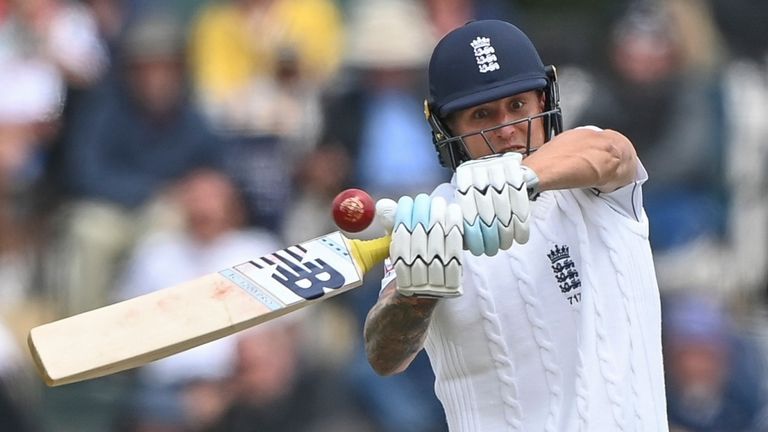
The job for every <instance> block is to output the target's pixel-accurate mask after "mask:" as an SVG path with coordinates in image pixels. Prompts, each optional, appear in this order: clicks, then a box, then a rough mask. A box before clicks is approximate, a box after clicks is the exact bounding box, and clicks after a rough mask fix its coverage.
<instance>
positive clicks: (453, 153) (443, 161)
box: [424, 99, 471, 171]
mask: <svg viewBox="0 0 768 432" xmlns="http://www.w3.org/2000/svg"><path fill="white" fill-rule="evenodd" d="M432 106H433V104H432V103H430V101H429V100H427V99H424V117H426V118H427V123H429V127H430V129H431V130H432V143H433V144H434V146H435V151H437V159H438V161H440V165H442V166H444V167H446V168H450V169H452V170H454V171H455V170H456V167H458V166H459V165H461V164H462V163H463V162H466V161H468V160H470V159H471V158H470V157H469V155H468V154H467V152H466V150H465V149H464V147H463V146H462V145H461V139H460V138H458V139H453V140H452V139H451V138H452V135H451V133H450V132H449V131H448V128H447V127H446V126H445V125H444V124H443V121H442V120H440V119H439V118H438V117H437V116H436V115H435V114H433V112H432Z"/></svg>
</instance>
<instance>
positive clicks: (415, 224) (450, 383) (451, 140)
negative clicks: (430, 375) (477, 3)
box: [365, 20, 668, 432]
mask: <svg viewBox="0 0 768 432" xmlns="http://www.w3.org/2000/svg"><path fill="white" fill-rule="evenodd" d="M428 76H429V95H428V99H427V100H426V102H425V113H426V116H427V121H428V122H429V125H430V126H431V128H432V134H433V137H434V143H435V148H436V150H437V154H438V158H439V161H440V163H442V164H443V165H444V166H446V167H448V168H450V169H452V170H453V171H454V172H455V174H454V176H453V179H452V181H451V182H450V183H446V184H442V185H440V186H438V187H437V188H436V189H435V190H434V192H433V193H432V194H431V195H426V194H423V195H419V196H417V197H416V198H415V199H412V198H410V197H403V198H401V199H400V200H399V201H398V202H397V203H395V202H394V201H391V200H383V201H380V202H379V203H378V205H377V211H378V216H379V217H380V218H381V219H382V220H385V221H387V225H388V226H389V227H390V229H391V233H392V244H391V247H390V257H389V265H388V266H387V267H388V269H389V271H388V272H387V275H386V276H385V278H384V280H383V288H382V291H381V293H380V296H379V299H378V301H377V303H376V304H375V305H374V306H373V308H372V309H371V311H370V312H369V314H368V318H367V320H366V324H365V344H366V350H367V354H368V359H369V362H370V364H371V365H372V367H373V368H374V369H375V370H376V371H377V372H378V373H379V374H382V375H389V374H396V373H398V372H401V371H403V370H405V369H406V368H407V367H408V365H409V364H410V362H411V361H412V360H413V358H414V357H415V355H416V354H417V353H418V352H419V351H420V350H421V349H425V350H426V352H427V354H428V356H429V359H430V362H431V365H432V368H433V370H434V373H435V376H436V382H435V392H436V394H437V397H438V398H439V399H440V401H441V402H442V405H443V407H444V409H445V413H446V418H447V422H448V426H449V428H450V430H451V431H453V432H501V431H522V430H526V431H549V432H564V431H654V432H655V431H666V430H668V426H667V417H666V400H665V393H664V374H663V368H662V352H661V318H660V315H661V313H660V301H659V292H658V287H657V283H656V278H655V274H654V266H653V259H652V255H651V249H650V246H649V242H648V219H647V217H646V215H645V212H644V210H643V199H642V185H643V183H644V182H645V181H646V179H647V174H646V171H645V169H644V168H643V165H642V164H641V163H640V161H639V160H638V158H637V155H636V153H635V149H634V147H633V145H632V143H631V142H630V141H629V139H627V138H626V137H625V136H623V135H622V134H621V133H619V132H616V131H612V130H602V129H599V128H597V127H593V126H588V127H578V128H575V129H572V130H567V131H563V130H562V114H561V110H560V107H559V94H558V87H557V78H556V74H555V69H554V68H553V67H545V66H544V65H543V63H542V61H541V59H540V57H539V54H538V52H537V50H536V48H535V47H534V45H533V44H532V42H531V41H530V40H529V38H528V37H527V36H526V35H525V34H524V33H523V32H522V31H521V30H520V29H518V28H517V27H515V26H514V25H512V24H509V23H507V22H503V21H496V20H486V21H473V22H470V23H468V24H466V25H464V26H463V27H460V28H457V29H455V30H453V31H452V32H450V33H449V34H447V35H446V36H445V37H444V38H443V39H442V40H441V41H440V42H439V43H438V44H437V46H436V47H435V49H434V51H433V53H432V57H431V59H430V63H429V70H428Z"/></svg>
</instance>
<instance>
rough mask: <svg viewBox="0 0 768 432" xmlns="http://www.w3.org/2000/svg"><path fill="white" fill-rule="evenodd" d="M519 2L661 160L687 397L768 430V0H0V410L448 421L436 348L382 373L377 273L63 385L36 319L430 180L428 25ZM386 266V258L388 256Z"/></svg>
mask: <svg viewBox="0 0 768 432" xmlns="http://www.w3.org/2000/svg"><path fill="white" fill-rule="evenodd" d="M476 18H501V19H507V20H510V21H512V22H514V23H516V24H518V25H519V26H520V27H521V28H523V29H524V30H525V31H526V32H528V33H529V34H530V35H531V36H532V39H533V40H534V42H535V43H536V44H537V45H538V46H539V47H540V50H541V53H542V57H543V59H544V61H545V63H553V64H556V65H557V66H558V71H559V77H560V82H561V93H562V99H563V109H564V116H565V121H566V125H567V126H575V125H581V124H595V125H597V126H600V127H604V128H615V129H618V130H620V131H622V132H624V133H625V134H627V135H628V136H629V137H630V138H631V139H632V140H633V141H634V143H635V145H636V147H637V149H638V152H639V154H640V157H641V159H642V161H643V162H644V164H645V166H646V168H647V169H648V171H649V173H650V176H651V179H650V181H649V182H648V183H647V184H646V187H645V191H644V194H645V195H644V199H645V203H646V207H647V212H648V215H649V218H650V220H651V224H652V229H651V236H652V237H651V239H652V243H653V246H654V249H655V253H656V264H657V273H658V279H659V283H660V288H661V291H662V297H663V312H664V349H665V362H666V365H665V367H666V373H667V394H668V398H669V408H668V411H669V418H670V425H671V427H672V429H673V430H675V431H689V432H694V431H763V430H768V411H766V407H767V406H768V405H766V390H767V389H766V383H768V380H766V375H765V374H766V370H765V363H766V359H768V357H767V355H768V350H767V349H766V348H768V326H766V325H767V324H768V315H766V312H765V311H766V294H768V292H767V290H768V284H767V282H766V281H767V280H768V278H767V276H768V169H766V166H767V165H768V121H766V119H768V32H767V31H766V23H768V2H761V1H757V0H658V1H650V0H645V1H631V2H629V1H626V0H622V1H616V0H572V1H568V2H562V1H555V0H536V1H534V0H506V1H504V0H483V1H480V0H477V1H472V0H358V1H352V0H154V1H150V0H80V1H78V0H0V430H2V431H19V432H25V431H41V432H49V431H50V432H69V431H72V432H75V431H77V432H91V431H93V432H102V431H104V432H107V431H120V432H140V431H141V432H166V431H171V432H176V431H184V432H187V431H227V432H230V431H232V432H247V431H261V432H263V431H311V432H324V431H335V432H343V431H355V432H360V431H363V432H364V431H371V432H390V431H392V432H394V431H397V432H403V431H406V432H407V431H414V432H430V431H435V432H437V431H444V430H446V427H445V423H444V419H443V417H442V411H441V408H440V406H439V403H438V402H437V401H436V400H435V398H434V395H433V392H432V379H433V378H432V376H431V372H430V370H429V366H428V363H427V360H426V359H425V358H424V357H423V355H422V356H420V357H419V358H418V359H417V361H416V363H415V364H414V365H413V367H412V368H410V369H409V370H408V371H407V372H406V373H404V374H402V375H399V376H396V377H391V378H379V377H377V376H375V375H374V374H373V372H372V371H371V370H370V368H369V367H368V365H367V363H366V361H365V356H364V354H363V353H362V350H361V328H362V322H363V320H364V317H365V314H366V312H367V310H368V308H369V307H370V306H371V305H372V304H373V303H374V301H375V297H376V295H377V292H378V287H377V285H378V281H377V277H376V275H377V272H373V273H372V275H373V277H371V278H370V280H369V281H368V282H367V287H366V288H365V289H361V290H357V291H355V292H353V293H349V294H347V295H345V296H341V297H340V298H336V299H334V300H332V301H329V302H326V303H323V304H322V305H318V306H316V307H313V308H310V309H308V310H305V311H303V312H302V313H299V314H296V315H291V316H288V317H285V318H284V319H281V320H278V321H276V322H273V323H270V324H269V325H268V326H264V327H260V328H257V329H253V330H250V331H246V332H243V333H241V334H238V335H236V336H233V337H230V338H227V339H224V340H221V341H218V342H215V343H212V344H209V345H206V346H203V347H200V348H199V349H195V350H192V351H190V352H187V353H184V354H181V355H178V356H174V357H172V358H169V359H167V360H163V361H159V362H156V363H154V364H152V365H149V366H147V367H144V368H141V369H138V370H134V371H129V372H125V373H121V374H117V375H114V376H110V377H105V378H102V379H97V380H93V381H89V382H84V383H79V384H73V385H69V386H64V387H59V388H52V389H51V388H46V387H44V386H43V384H42V382H41V381H40V379H39V378H38V377H37V376H35V374H34V371H33V370H32V366H31V362H30V359H29V357H28V354H27V351H26V345H25V338H26V333H27V331H28V330H29V329H30V328H31V327H32V326H34V325H37V324H40V323H42V322H45V321H48V320H52V319H56V318H60V317H63V316H66V315H70V314H74V313H78V312H82V311H84V310H87V309H91V308H94V307H99V306H102V305H105V304H107V303H109V302H113V301H116V300H119V299H122V298H126V297H131V296H135V295H139V294H142V293H145V292H149V291H152V290H155V289H159V288H162V287H164V286H167V285H170V284H173V283H176V282H179V281H183V280H185V279H189V278H192V277H194V276H197V275H201V274H205V273H208V272H211V271H215V270H217V269H219V268H222V267H224V266H227V265H230V264H233V263H235V262H240V261H245V260H247V259H248V258H249V257H252V256H258V255H260V254H262V253H264V252H268V251H272V250H274V249H278V248H281V247H284V246H285V245H287V244H290V243H295V242H298V241H302V240H305V239H308V238H311V237H313V236H315V235H319V234H323V233H325V232H328V231H331V230H333V229H334V227H333V224H332V221H331V220H330V214H329V210H328V209H329V208H330V205H329V204H330V201H331V200H332V199H333V197H334V195H335V194H336V193H337V192H339V191H341V190H342V189H344V188H345V187H350V186H354V187H361V188H364V189H366V190H369V191H370V192H371V193H372V195H374V196H375V197H384V196H388V197H397V196H400V195H403V194H413V193H416V192H422V191H430V190H431V189H432V188H433V187H434V185H436V184H437V183H438V182H441V181H443V180H446V179H448V178H449V173H448V172H447V171H445V170H442V169H440V168H439V166H438V165H437V164H436V163H435V158H434V156H435V155H434V151H433V149H432V144H431V140H430V137H429V132H428V128H427V126H426V124H425V123H424V121H423V117H422V114H421V106H422V105H421V104H422V102H421V101H422V98H423V96H424V94H425V93H426V91H425V82H424V78H425V74H424V69H425V66H426V61H427V59H428V57H429V53H430V51H431V48H432V46H433V44H434V43H435V41H436V40H437V39H439V38H440V37H441V36H442V35H444V34H445V33H446V32H447V31H449V30H450V29H452V28H454V27H456V26H459V25H461V24H463V23H465V22H466V21H469V20H471V19H476ZM379 274H380V270H379Z"/></svg>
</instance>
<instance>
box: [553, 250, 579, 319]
mask: <svg viewBox="0 0 768 432" xmlns="http://www.w3.org/2000/svg"><path fill="white" fill-rule="evenodd" d="M547 258H549V261H550V263H551V267H552V273H553V275H554V279H555V283H556V284H557V287H558V288H559V289H560V293H561V294H562V295H563V297H565V299H566V300H567V301H568V303H569V304H570V305H571V306H575V305H577V304H578V303H579V302H580V301H581V279H580V278H579V271H578V269H577V268H576V264H575V263H574V261H573V259H572V258H571V253H570V248H569V247H568V245H558V244H556V245H554V248H553V249H551V250H550V251H549V253H548V254H547Z"/></svg>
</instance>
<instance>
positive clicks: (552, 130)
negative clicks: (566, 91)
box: [544, 65, 563, 141]
mask: <svg viewBox="0 0 768 432" xmlns="http://www.w3.org/2000/svg"><path fill="white" fill-rule="evenodd" d="M544 73H545V74H546V75H547V86H546V87H545V88H544V94H545V98H546V100H545V101H544V111H554V113H553V114H550V115H548V116H546V118H545V119H544V129H545V132H546V138H547V141H549V140H550V139H552V137H554V136H555V135H557V134H559V133H560V132H562V131H563V111H562V110H561V109H560V85H559V84H558V83H557V68H555V66H554V65H549V66H546V67H545V68H544Z"/></svg>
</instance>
